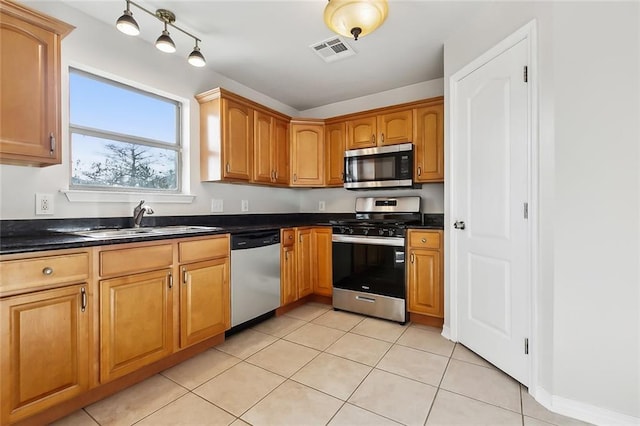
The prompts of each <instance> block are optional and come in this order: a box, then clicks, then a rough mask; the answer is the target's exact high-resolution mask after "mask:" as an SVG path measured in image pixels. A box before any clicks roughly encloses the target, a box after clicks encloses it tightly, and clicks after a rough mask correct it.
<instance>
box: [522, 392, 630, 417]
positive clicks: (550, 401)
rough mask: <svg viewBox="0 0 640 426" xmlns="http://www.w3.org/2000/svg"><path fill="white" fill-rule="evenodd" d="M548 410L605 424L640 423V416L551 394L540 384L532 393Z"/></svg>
mask: <svg viewBox="0 0 640 426" xmlns="http://www.w3.org/2000/svg"><path fill="white" fill-rule="evenodd" d="M532 396H533V397H534V398H535V400H536V401H538V402H539V403H540V404H541V405H542V406H544V407H545V408H546V409H547V410H549V411H553V412H554V413H558V414H561V415H563V416H567V417H573V418H575V419H578V420H582V421H584V422H589V423H593V424H595V425H603V426H631V425H640V417H634V416H629V415H627V414H623V413H618V412H616V411H612V410H608V409H606V408H601V407H596V406H595V405H591V404H587V403H584V402H580V401H575V400H572V399H568V398H564V397H561V396H557V395H551V394H550V393H549V392H548V391H547V390H546V389H544V388H542V387H540V386H538V387H537V388H536V392H535V395H532Z"/></svg>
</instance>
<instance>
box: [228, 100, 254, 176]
mask: <svg viewBox="0 0 640 426" xmlns="http://www.w3.org/2000/svg"><path fill="white" fill-rule="evenodd" d="M222 111H223V114H222V145H223V146H222V155H223V159H224V160H223V163H224V170H223V177H224V178H227V179H231V180H235V179H237V180H246V181H248V180H249V179H250V178H251V176H250V174H251V161H252V151H253V149H252V147H253V110H252V109H251V108H250V107H248V106H246V105H243V104H241V103H239V102H235V101H232V100H229V99H222Z"/></svg>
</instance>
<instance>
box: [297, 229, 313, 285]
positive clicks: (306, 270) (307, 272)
mask: <svg viewBox="0 0 640 426" xmlns="http://www.w3.org/2000/svg"><path fill="white" fill-rule="evenodd" d="M296 236H297V238H296V246H295V247H296V266H297V268H298V274H297V275H298V285H297V287H298V298H302V297H304V296H306V295H308V294H311V293H312V292H313V265H314V261H313V250H312V249H311V228H308V229H298V230H296Z"/></svg>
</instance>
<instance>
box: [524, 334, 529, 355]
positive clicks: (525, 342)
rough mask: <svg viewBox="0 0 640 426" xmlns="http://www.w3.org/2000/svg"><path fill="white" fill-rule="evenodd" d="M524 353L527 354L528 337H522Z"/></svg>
mask: <svg viewBox="0 0 640 426" xmlns="http://www.w3.org/2000/svg"><path fill="white" fill-rule="evenodd" d="M524 354H525V355H529V338H528V337H527V338H525V339H524Z"/></svg>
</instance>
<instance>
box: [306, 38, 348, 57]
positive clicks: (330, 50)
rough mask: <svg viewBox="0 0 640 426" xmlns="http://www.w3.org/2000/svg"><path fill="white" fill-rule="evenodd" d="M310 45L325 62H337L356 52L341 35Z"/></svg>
mask: <svg viewBox="0 0 640 426" xmlns="http://www.w3.org/2000/svg"><path fill="white" fill-rule="evenodd" d="M309 47H311V49H312V50H313V51H314V52H316V55H318V56H320V57H321V58H322V59H323V60H324V61H325V62H335V61H337V60H338V59H344V58H348V57H349V56H353V55H355V54H356V52H355V50H353V48H352V47H351V46H349V45H348V44H347V43H346V42H344V41H342V40H340V38H339V37H333V38H329V39H327V40H324V41H321V42H319V43H315V44H312V45H311V46H309Z"/></svg>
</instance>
